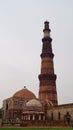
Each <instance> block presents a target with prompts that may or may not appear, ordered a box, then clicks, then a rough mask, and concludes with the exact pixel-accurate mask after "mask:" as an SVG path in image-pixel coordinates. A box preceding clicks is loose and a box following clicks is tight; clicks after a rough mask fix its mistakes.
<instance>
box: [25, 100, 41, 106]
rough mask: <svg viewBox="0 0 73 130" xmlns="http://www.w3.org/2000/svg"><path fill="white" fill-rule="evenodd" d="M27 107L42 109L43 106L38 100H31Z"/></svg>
mask: <svg viewBox="0 0 73 130" xmlns="http://www.w3.org/2000/svg"><path fill="white" fill-rule="evenodd" d="M26 106H27V107H42V104H41V102H40V101H38V100H37V99H31V100H30V101H28V102H27V103H26Z"/></svg>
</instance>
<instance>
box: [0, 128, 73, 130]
mask: <svg viewBox="0 0 73 130" xmlns="http://www.w3.org/2000/svg"><path fill="white" fill-rule="evenodd" d="M2 129H5V130H72V129H73V128H0V130H2Z"/></svg>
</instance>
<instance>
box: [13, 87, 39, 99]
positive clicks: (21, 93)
mask: <svg viewBox="0 0 73 130" xmlns="http://www.w3.org/2000/svg"><path fill="white" fill-rule="evenodd" d="M13 97H15V98H24V99H33V98H36V96H35V95H34V93H32V92H31V91H29V90H28V89H26V88H23V89H21V90H19V91H17V92H16V93H15V94H14V95H13Z"/></svg>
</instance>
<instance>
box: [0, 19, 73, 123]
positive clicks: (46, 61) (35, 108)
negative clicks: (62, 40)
mask: <svg viewBox="0 0 73 130" xmlns="http://www.w3.org/2000/svg"><path fill="white" fill-rule="evenodd" d="M50 32H51V30H50V28H49V22H48V21H45V22H44V29H43V33H44V36H43V38H42V53H41V55H40V56H41V71H40V74H39V76H38V79H39V94H38V95H39V96H38V98H36V95H35V94H34V93H33V92H31V91H29V90H28V89H27V88H26V87H25V86H24V88H23V89H21V90H19V91H17V92H15V93H14V95H13V96H12V97H10V98H8V99H5V100H3V110H2V114H3V116H2V120H3V121H6V120H9V121H14V122H16V121H17V120H19V121H20V122H21V124H22V125H25V124H26V122H27V124H28V125H29V124H30V125H31V124H32V125H55V124H58V125H60V124H68V125H69V124H70V123H71V122H72V121H73V103H72V104H63V105H58V97H57V88H56V79H57V76H56V74H55V71H54V62H53V58H54V54H53V50H52V38H51V36H50Z"/></svg>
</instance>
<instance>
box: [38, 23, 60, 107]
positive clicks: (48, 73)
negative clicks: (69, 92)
mask: <svg viewBox="0 0 73 130" xmlns="http://www.w3.org/2000/svg"><path fill="white" fill-rule="evenodd" d="M50 31H51V30H50V29H49V22H47V21H46V22H45V26H44V30H43V32H44V37H43V39H42V42H43V47H42V54H41V74H40V75H39V81H40V87H39V99H41V100H46V99H47V100H49V101H51V102H52V103H53V105H57V104H58V101H57V91H56V75H55V74H54V64H53V58H54V54H53V52H52V44H51V42H52V38H51V37H50Z"/></svg>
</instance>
